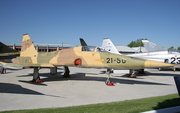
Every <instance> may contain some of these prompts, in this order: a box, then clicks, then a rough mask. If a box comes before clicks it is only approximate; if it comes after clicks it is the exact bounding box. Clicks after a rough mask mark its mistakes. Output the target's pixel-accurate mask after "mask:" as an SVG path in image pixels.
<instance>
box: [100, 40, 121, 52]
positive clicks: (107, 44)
mask: <svg viewBox="0 0 180 113" xmlns="http://www.w3.org/2000/svg"><path fill="white" fill-rule="evenodd" d="M102 47H103V48H104V49H105V50H106V51H109V52H110V53H114V54H120V53H119V52H118V50H117V49H116V47H115V46H114V44H113V43H112V42H111V40H110V39H109V38H104V39H103V43H102Z"/></svg>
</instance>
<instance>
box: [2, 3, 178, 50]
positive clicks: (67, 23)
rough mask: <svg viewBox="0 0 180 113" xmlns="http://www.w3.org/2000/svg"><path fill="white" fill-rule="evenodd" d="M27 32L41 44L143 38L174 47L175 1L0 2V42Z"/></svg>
mask: <svg viewBox="0 0 180 113" xmlns="http://www.w3.org/2000/svg"><path fill="white" fill-rule="evenodd" d="M26 33H28V34H29V36H30V37H31V39H32V41H33V42H35V43H42V44H61V43H62V42H63V43H66V44H71V45H74V46H76V45H80V42H79V38H84V40H85V41H86V42H87V43H88V44H89V45H94V46H101V44H102V40H103V38H110V39H111V41H112V42H113V43H114V45H128V44H129V43H130V42H131V41H135V40H137V39H140V38H147V39H149V40H150V41H152V42H155V43H157V44H158V45H160V46H164V47H166V48H169V47H170V46H174V47H175V48H177V47H179V46H180V0H0V39H1V40H0V41H1V42H6V43H7V42H8V43H21V41H22V37H23V34H26Z"/></svg>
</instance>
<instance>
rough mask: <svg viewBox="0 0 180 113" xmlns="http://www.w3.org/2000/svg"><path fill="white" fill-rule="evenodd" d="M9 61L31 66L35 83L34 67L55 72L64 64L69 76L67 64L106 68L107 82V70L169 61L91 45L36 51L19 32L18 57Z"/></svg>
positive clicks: (151, 66) (27, 37) (28, 39)
mask: <svg viewBox="0 0 180 113" xmlns="http://www.w3.org/2000/svg"><path fill="white" fill-rule="evenodd" d="M12 61H13V63H17V64H21V65H23V66H28V67H34V74H33V81H35V82H39V80H40V77H39V75H38V67H50V68H51V73H53V74H56V73H57V67H58V66H64V67H65V73H64V75H65V76H68V75H69V68H68V66H77V67H88V68H107V70H108V78H107V80H106V84H109V83H110V78H109V77H110V71H111V69H143V68H155V67H169V66H174V65H172V64H166V63H161V62H155V61H150V60H144V59H140V58H134V57H128V56H124V55H118V54H112V53H109V52H106V51H103V50H101V49H100V48H99V47H94V46H80V47H73V48H69V49H63V50H58V51H53V52H47V53H38V52H37V51H36V50H35V48H34V45H33V43H32V41H31V39H30V37H29V35H28V34H24V35H23V40H22V49H21V52H20V57H17V58H14V59H13V60H12Z"/></svg>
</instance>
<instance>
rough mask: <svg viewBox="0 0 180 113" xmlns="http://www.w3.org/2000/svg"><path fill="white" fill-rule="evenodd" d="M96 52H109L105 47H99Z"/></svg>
mask: <svg viewBox="0 0 180 113" xmlns="http://www.w3.org/2000/svg"><path fill="white" fill-rule="evenodd" d="M96 52H107V51H106V50H105V49H104V48H100V47H97V49H96Z"/></svg>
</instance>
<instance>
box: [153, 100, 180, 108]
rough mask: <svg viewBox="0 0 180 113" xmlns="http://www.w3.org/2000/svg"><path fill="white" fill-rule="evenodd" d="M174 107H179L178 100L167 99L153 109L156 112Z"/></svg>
mask: <svg viewBox="0 0 180 113" xmlns="http://www.w3.org/2000/svg"><path fill="white" fill-rule="evenodd" d="M175 106H180V98H174V99H169V100H165V101H163V102H160V103H158V105H157V106H156V107H154V108H153V109H155V110H158V109H163V108H169V107H175Z"/></svg>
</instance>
